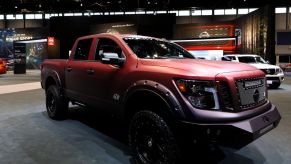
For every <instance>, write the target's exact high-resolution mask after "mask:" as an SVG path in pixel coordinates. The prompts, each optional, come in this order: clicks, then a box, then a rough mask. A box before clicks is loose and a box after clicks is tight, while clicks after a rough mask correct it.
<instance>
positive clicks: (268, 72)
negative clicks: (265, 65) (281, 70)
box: [261, 68, 276, 75]
mask: <svg viewBox="0 0 291 164" xmlns="http://www.w3.org/2000/svg"><path fill="white" fill-rule="evenodd" d="M261 70H262V71H263V72H264V73H265V74H266V75H275V74H276V69H274V68H270V69H261Z"/></svg>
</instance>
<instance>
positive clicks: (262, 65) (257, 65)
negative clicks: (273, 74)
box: [250, 63, 279, 69]
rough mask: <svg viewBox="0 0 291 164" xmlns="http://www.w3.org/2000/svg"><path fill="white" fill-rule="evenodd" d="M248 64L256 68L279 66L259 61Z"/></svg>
mask: <svg viewBox="0 0 291 164" xmlns="http://www.w3.org/2000/svg"><path fill="white" fill-rule="evenodd" d="M250 65H252V66H254V67H256V68H258V69H275V68H277V69H278V68H279V66H276V65H271V64H259V63H250Z"/></svg>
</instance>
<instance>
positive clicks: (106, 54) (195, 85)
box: [41, 34, 281, 163]
mask: <svg viewBox="0 0 291 164" xmlns="http://www.w3.org/2000/svg"><path fill="white" fill-rule="evenodd" d="M41 84H42V88H43V89H44V90H45V92H46V107H47V112H48V115H49V117H50V118H52V119H64V118H65V117H66V113H67V112H68V102H72V103H75V104H80V105H86V106H90V107H93V108H95V109H96V110H98V109H105V110H108V111H109V112H112V114H116V115H118V116H120V117H121V118H123V119H124V121H125V122H126V123H128V128H129V145H130V147H131V149H132V152H133V154H134V159H135V160H136V161H138V163H175V162H178V160H179V158H180V157H181V156H180V155H181V149H180V145H181V143H183V142H186V141H187V142H188V141H189V142H191V143H208V142H213V143H216V144H221V145H225V146H230V147H234V148H241V147H243V146H245V145H247V144H249V143H250V142H252V141H254V140H255V139H257V138H258V137H260V136H262V135H263V134H265V133H267V132H268V131H270V130H271V129H273V128H275V127H276V126H277V125H278V123H279V121H280V119H281V116H280V114H279V113H278V110H277V109H276V107H275V106H274V105H273V104H271V103H270V101H269V100H268V99H267V98H268V93H267V87H266V86H267V85H266V78H265V74H264V73H263V72H262V71H260V70H258V69H256V68H254V67H252V66H250V65H246V64H241V63H233V62H226V61H207V60H198V59H195V58H194V57H193V56H192V55H191V54H189V53H188V52H187V51H186V50H184V49H183V48H181V47H180V46H178V45H176V44H174V43H172V42H169V41H166V40H163V39H158V38H152V37H146V36H135V35H112V34H98V35H91V36H85V37H81V38H78V39H77V40H76V42H75V44H74V46H73V48H72V53H71V56H70V58H69V59H68V60H60V59H51V60H46V61H45V62H44V63H43V65H42V68H41Z"/></svg>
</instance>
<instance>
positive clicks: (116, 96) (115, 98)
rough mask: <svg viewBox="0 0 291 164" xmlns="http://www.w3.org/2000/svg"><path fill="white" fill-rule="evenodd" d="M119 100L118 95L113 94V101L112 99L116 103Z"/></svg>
mask: <svg viewBox="0 0 291 164" xmlns="http://www.w3.org/2000/svg"><path fill="white" fill-rule="evenodd" d="M119 98H120V95H119V94H117V93H114V94H113V99H114V100H116V101H118V100H119Z"/></svg>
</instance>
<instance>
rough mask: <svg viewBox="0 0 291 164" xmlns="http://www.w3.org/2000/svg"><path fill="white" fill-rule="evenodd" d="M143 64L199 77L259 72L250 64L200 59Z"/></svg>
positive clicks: (168, 60) (152, 61) (150, 60)
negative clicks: (182, 71) (178, 70)
mask: <svg viewBox="0 0 291 164" xmlns="http://www.w3.org/2000/svg"><path fill="white" fill-rule="evenodd" d="M141 63H142V64H144V65H148V66H158V67H168V68H174V69H180V70H185V71H189V72H191V73H193V74H194V75H198V76H199V75H207V76H216V75H217V74H220V73H227V72H241V71H252V70H257V68H255V67H253V66H251V65H249V64H243V63H235V62H229V61H213V60H199V59H141Z"/></svg>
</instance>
